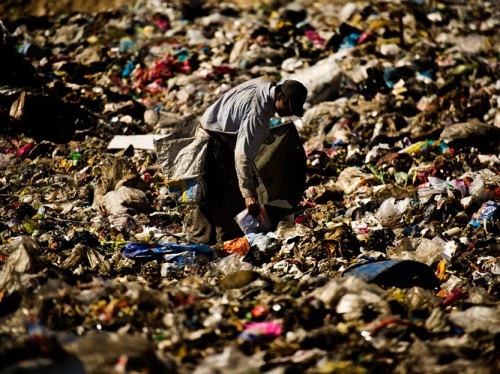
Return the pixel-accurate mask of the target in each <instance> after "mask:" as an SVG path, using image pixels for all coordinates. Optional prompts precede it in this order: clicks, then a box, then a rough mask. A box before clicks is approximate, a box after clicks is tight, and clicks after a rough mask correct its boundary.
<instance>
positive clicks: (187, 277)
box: [0, 0, 500, 374]
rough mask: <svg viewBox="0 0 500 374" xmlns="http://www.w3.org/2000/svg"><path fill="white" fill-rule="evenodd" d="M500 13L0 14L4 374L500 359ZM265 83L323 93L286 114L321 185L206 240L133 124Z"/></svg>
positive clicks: (241, 10)
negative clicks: (195, 236)
mask: <svg viewBox="0 0 500 374" xmlns="http://www.w3.org/2000/svg"><path fill="white" fill-rule="evenodd" d="M496 5H497V3H496V2H495V1H478V0H474V1H468V2H448V1H440V2H434V1H427V0H418V1H417V0H413V1H402V2H391V1H373V2H367V1H357V2H346V1H333V2H331V1H315V2H309V1H301V2H295V3H292V4H285V2H268V1H260V2H257V3H255V4H253V3H252V4H251V5H250V4H245V3H242V2H239V1H238V2H233V3H229V2H225V3H216V2H208V1H207V2H200V1H192V2H187V1H183V2H172V3H168V2H163V1H155V0H139V1H137V3H135V4H133V5H129V6H124V7H121V8H116V9H113V10H109V11H104V12H98V13H72V14H62V15H57V16H56V15H54V16H50V17H40V18H35V17H27V18H23V19H2V20H1V21H2V23H1V24H0V124H1V126H2V129H1V133H2V136H1V138H0V142H1V144H0V170H1V180H2V183H1V185H0V188H1V191H0V200H1V202H2V203H1V205H0V209H1V217H2V218H1V220H0V240H1V242H0V243H1V244H0V269H1V272H0V318H1V323H0V331H1V332H0V342H1V345H0V347H1V348H0V358H1V360H0V361H1V362H2V367H3V372H6V373H18V372H28V373H31V372H33V373H34V372H41V371H44V372H50V371H51V370H52V371H58V372H89V373H110V372H114V373H125V372H127V373H129V372H130V373H132V372H148V373H149V372H151V373H153V372H160V373H165V372H169V373H196V374H205V373H254V372H262V373H289V372H304V373H337V372H349V373H367V372H394V373H407V372H414V373H443V372H464V373H472V372H474V373H493V372H496V370H498V367H499V366H500V361H499V357H498V352H499V349H500V339H499V337H500V305H499V300H500V208H499V206H500V143H499V139H500V110H499V107H500V95H499V92H500V75H499V71H500V70H499V67H500V66H499V56H500V49H499V47H500V45H499V40H500V38H499V32H498V30H499V26H500V9H499V8H498V6H496ZM262 75H265V76H270V77H272V78H274V79H276V80H278V81H279V80H281V79H285V78H293V79H297V80H300V81H302V82H303V83H304V84H306V86H307V87H308V89H309V97H308V99H307V103H306V105H307V110H306V113H305V115H304V117H303V118H302V119H298V118H290V119H282V120H280V119H278V118H276V119H273V122H272V123H271V125H272V126H275V125H278V124H280V123H282V122H281V121H293V122H294V124H295V126H296V128H297V129H298V131H299V133H300V135H301V138H302V139H303V145H304V148H305V150H306V152H307V170H308V178H307V187H306V190H305V191H304V195H303V201H302V202H301V203H300V206H299V209H298V210H297V212H296V213H295V214H294V215H293V216H292V217H289V218H290V219H288V220H283V221H281V222H279V224H278V225H277V227H276V229H275V230H272V231H269V232H267V233H264V232H251V233H248V234H247V235H245V236H244V237H242V238H238V239H235V240H233V241H231V242H226V243H224V245H223V246H221V247H220V246H219V247H210V246H208V245H195V244H192V243H189V240H188V238H189V236H188V233H189V229H190V225H191V213H192V206H189V205H184V204H181V203H179V202H178V201H177V200H176V198H175V196H173V195H172V194H171V193H170V191H169V189H168V188H167V187H166V184H165V177H164V175H163V174H162V172H161V170H160V168H159V166H158V163H157V155H156V154H155V152H154V150H153V148H152V147H151V146H150V145H148V144H149V143H148V144H146V145H144V144H143V145H140V144H139V143H137V139H139V138H140V137H143V138H141V139H147V140H148V141H150V142H151V141H152V139H153V137H155V136H164V135H168V134H171V133H172V132H173V131H175V130H177V129H180V128H183V126H185V125H186V124H187V123H192V121H195V120H196V119H197V118H198V116H199V115H200V114H201V113H203V110H204V109H205V108H206V107H208V105H210V104H211V103H212V102H213V101H214V100H215V99H216V98H218V97H219V96H220V95H221V94H223V93H224V92H226V91H227V90H229V89H230V88H231V87H233V86H235V85H237V84H239V83H241V82H243V81H245V80H247V79H250V78H254V77H257V76H262ZM117 136H125V137H124V138H122V139H125V140H123V141H122V142H121V143H120V145H119V146H110V144H111V143H112V141H113V140H114V139H116V137H117ZM141 144H142V143H141ZM221 183H223V181H221Z"/></svg>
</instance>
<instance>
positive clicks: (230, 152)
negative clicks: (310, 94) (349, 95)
mask: <svg viewBox="0 0 500 374" xmlns="http://www.w3.org/2000/svg"><path fill="white" fill-rule="evenodd" d="M306 98H307V89H306V87H305V86H304V85H303V84H302V83H300V82H298V81H295V80H287V81H285V82H283V83H282V84H276V83H275V82H273V81H272V80H270V79H268V78H256V79H252V80H249V81H247V82H245V83H242V84H241V85H239V86H236V87H234V88H233V89H231V90H230V91H228V92H227V93H225V94H224V95H223V96H222V97H220V98H219V99H218V100H217V101H216V102H215V103H213V104H212V105H211V106H210V107H209V108H208V109H207V110H206V111H205V112H204V114H203V116H202V118H201V121H200V122H201V123H200V124H201V127H202V129H204V130H205V131H206V132H207V133H208V134H209V135H210V140H209V143H208V150H207V154H206V159H205V170H204V176H203V177H204V181H205V186H206V197H205V200H204V202H203V203H201V204H200V205H199V206H198V207H197V209H196V211H195V214H194V218H193V230H192V236H191V238H190V239H191V241H193V242H198V243H208V244H214V243H221V242H223V241H226V240H230V239H234V238H237V237H241V236H243V235H244V234H243V232H242V231H241V229H240V228H239V226H238V224H237V223H236V221H235V219H234V217H235V216H236V215H237V214H238V213H239V212H240V211H242V210H243V209H245V207H246V209H248V212H249V214H251V215H254V216H257V215H259V214H260V204H261V203H264V202H266V201H262V200H267V199H268V198H270V197H273V198H284V197H286V196H287V195H288V196H290V197H289V198H288V199H287V200H296V201H290V203H291V204H292V205H293V204H296V203H298V199H297V197H299V198H300V195H301V194H302V192H303V189H304V186H305V155H304V150H303V148H302V145H301V144H300V139H299V137H298V134H297V133H296V130H295V128H294V127H293V125H292V126H288V129H287V130H286V132H288V133H291V134H292V135H294V134H295V137H294V138H293V141H287V143H286V142H282V143H283V144H285V143H286V145H281V146H279V147H278V146H276V145H275V146H274V147H270V148H269V149H267V151H266V150H262V146H263V145H264V142H265V141H266V139H268V137H269V135H270V127H269V121H270V119H271V118H272V117H273V116H274V114H275V113H277V114H278V115H279V116H280V117H287V116H292V115H295V116H298V117H301V116H302V115H303V114H304V109H303V105H304V102H305V100H306ZM292 128H293V129H292ZM292 131H295V132H294V133H293V132H292ZM283 134H284V132H283V131H282V132H281V135H280V136H281V137H282V138H285V136H283ZM285 135H286V134H285ZM280 139H281V138H280ZM259 149H260V153H262V155H261V154H260V153H259ZM277 149H281V151H277ZM276 152H279V153H281V155H275V153H276ZM258 153H259V157H260V158H261V159H262V161H261V162H260V165H261V169H265V168H267V175H268V178H267V180H268V183H267V185H266V183H264V182H263V181H262V180H261V179H260V178H259V177H260V176H259V170H258V168H257V167H256V165H255V163H254V161H255V160H256V157H257V156H258ZM266 153H267V154H266ZM283 153H287V154H283ZM287 159H288V161H289V162H288V167H287V168H284V167H283V162H286V160H287ZM295 160H298V161H296V164H294V162H295ZM276 161H279V162H281V163H282V164H281V165H278V164H276ZM273 162H274V164H273ZM274 165H276V166H274ZM273 166H274V168H273ZM280 172H281V176H280V177H279V178H277V176H278V175H280ZM273 173H274V175H273ZM273 179H274V180H273ZM293 181H298V182H297V183H294V182H293ZM285 183H286V184H288V186H287V187H286V189H287V190H288V192H285V191H284V188H283V186H282V185H283V184H285ZM290 184H294V185H290ZM273 185H274V186H273ZM266 188H267V189H270V190H273V191H275V193H273V196H269V194H268V191H266Z"/></svg>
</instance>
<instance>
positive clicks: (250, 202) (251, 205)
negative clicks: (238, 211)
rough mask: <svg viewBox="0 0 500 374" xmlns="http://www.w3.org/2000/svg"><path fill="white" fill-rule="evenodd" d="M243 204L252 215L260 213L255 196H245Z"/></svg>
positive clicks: (255, 215)
mask: <svg viewBox="0 0 500 374" xmlns="http://www.w3.org/2000/svg"><path fill="white" fill-rule="evenodd" d="M245 205H246V206H247V210H248V214H250V215H252V216H254V217H257V216H258V215H260V204H259V201H258V200H257V198H256V197H255V196H249V197H245Z"/></svg>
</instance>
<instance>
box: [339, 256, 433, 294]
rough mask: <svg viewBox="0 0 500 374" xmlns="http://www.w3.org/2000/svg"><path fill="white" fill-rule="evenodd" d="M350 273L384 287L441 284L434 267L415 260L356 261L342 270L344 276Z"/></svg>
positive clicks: (422, 286) (431, 287)
mask: <svg viewBox="0 0 500 374" xmlns="http://www.w3.org/2000/svg"><path fill="white" fill-rule="evenodd" d="M349 275H351V276H355V277H358V278H361V279H363V280H364V281H365V282H369V283H376V284H378V285H379V286H384V287H398V288H411V287H421V288H426V289H429V290H432V289H435V288H436V287H438V286H439V281H438V279H437V277H436V275H435V274H434V272H433V271H432V269H431V268H430V267H429V266H427V265H426V264H423V263H421V262H418V261H413V260H381V261H374V262H368V263H366V262H361V263H356V264H354V265H351V266H349V267H347V268H346V269H345V270H344V271H343V272H342V276H343V277H344V276H349Z"/></svg>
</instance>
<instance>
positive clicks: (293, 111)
mask: <svg viewBox="0 0 500 374" xmlns="http://www.w3.org/2000/svg"><path fill="white" fill-rule="evenodd" d="M277 88H278V92H277V94H276V110H277V112H278V115H279V116H280V117H285V116H291V115H295V116H297V117H302V116H303V115H304V103H305V101H306V98H307V88H306V87H305V86H304V85H303V84H302V83H300V82H298V81H296V80H293V79H290V80H286V81H285V82H283V83H282V84H280V85H278V87H277Z"/></svg>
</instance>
